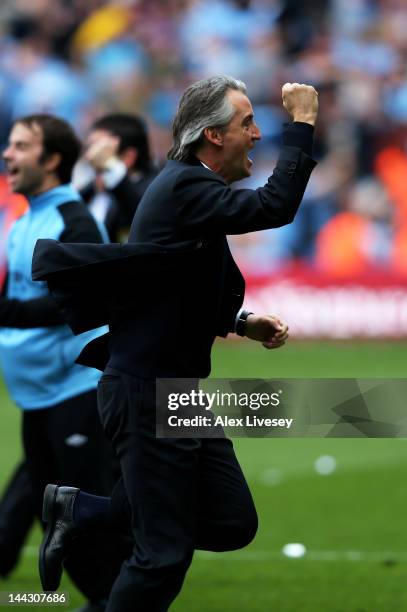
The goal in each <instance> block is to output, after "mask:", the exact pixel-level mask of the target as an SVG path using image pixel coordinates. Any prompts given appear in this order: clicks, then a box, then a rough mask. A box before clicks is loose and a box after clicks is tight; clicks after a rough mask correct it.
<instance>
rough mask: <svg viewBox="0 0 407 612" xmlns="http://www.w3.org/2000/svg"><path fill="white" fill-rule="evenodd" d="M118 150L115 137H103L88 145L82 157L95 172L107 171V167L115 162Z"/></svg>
mask: <svg viewBox="0 0 407 612" xmlns="http://www.w3.org/2000/svg"><path fill="white" fill-rule="evenodd" d="M118 149H119V139H118V138H117V136H103V137H102V138H99V139H98V140H97V141H96V142H94V143H93V144H91V145H90V147H89V148H88V149H87V150H86V153H85V155H84V157H85V159H86V161H87V162H89V164H90V165H91V166H93V168H94V169H95V170H96V172H103V171H104V170H108V169H109V165H110V164H111V163H112V162H113V163H114V162H115V161H116V160H117V159H118V158H117V153H118Z"/></svg>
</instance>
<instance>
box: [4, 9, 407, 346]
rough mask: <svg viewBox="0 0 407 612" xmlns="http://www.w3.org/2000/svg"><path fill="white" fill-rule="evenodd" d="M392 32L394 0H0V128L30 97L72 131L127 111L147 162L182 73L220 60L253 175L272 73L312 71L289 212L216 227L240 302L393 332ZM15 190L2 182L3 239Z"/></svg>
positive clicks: (302, 330)
mask: <svg viewBox="0 0 407 612" xmlns="http://www.w3.org/2000/svg"><path fill="white" fill-rule="evenodd" d="M406 31H407V9H406V5H405V0H323V1H322V0H304V1H303V2H296V1H295V0H251V1H245V0H205V1H204V0H167V1H163V0H156V1H154V2H151V1H150V0H122V1H120V0H116V1H114V2H108V1H106V0H89V1H88V2H82V0H36V2H34V3H33V2H31V0H3V1H2V3H1V6H0V92H1V95H0V118H1V121H0V141H1V143H2V146H4V144H5V140H6V138H7V134H8V130H9V126H10V122H11V121H12V120H13V118H15V117H17V116H19V115H22V114H26V113H31V112H34V111H48V112H52V113H56V114H58V115H61V116H63V117H65V118H66V119H68V120H69V121H71V122H72V123H73V124H74V125H75V126H76V129H77V130H78V132H79V133H80V134H82V135H83V134H85V132H86V129H87V128H88V126H89V125H90V124H91V122H92V121H93V120H94V119H95V118H96V117H97V116H99V115H101V114H102V113H105V112H109V111H112V110H121V111H130V112H138V113H141V114H142V115H144V116H145V117H146V119H147V120H148V123H149V128H150V131H151V138H152V145H153V150H154V152H155V156H156V159H157V161H158V162H159V163H161V162H163V161H164V159H165V154H166V151H167V150H168V148H169V145H170V125H171V118H172V116H173V115H174V112H175V108H176V104H177V101H178V99H179V96H180V93H181V92H182V90H183V89H184V88H185V86H186V85H188V84H189V83H190V82H192V81H194V80H197V79H199V78H201V77H206V76H208V75H211V74H214V73H229V74H232V75H233V76H236V77H238V78H241V79H243V80H244V81H245V82H246V83H247V85H248V89H249V96H250V98H251V99H252V101H253V103H254V107H255V113H256V118H257V120H258V123H259V125H260V127H261V130H262V133H263V139H262V141H261V143H260V144H259V145H258V147H257V149H256V152H255V161H256V164H255V166H254V173H253V176H252V177H251V178H250V179H248V180H247V181H246V182H245V185H247V186H258V185H259V184H260V183H262V182H264V181H265V180H266V179H267V176H268V174H269V171H270V168H271V167H272V166H273V163H274V159H275V156H276V153H277V147H278V141H279V133H280V126H281V123H282V121H284V120H285V115H284V113H283V111H282V108H281V103H280V96H281V94H280V90H281V85H282V84H283V83H284V82H286V81H297V82H307V83H312V84H313V85H315V86H316V87H317V88H318V90H319V92H320V120H319V123H318V128H317V132H316V143H315V156H316V158H317V159H318V161H319V165H318V167H317V169H316V171H315V172H314V174H313V176H312V179H311V182H310V185H309V187H308V189H307V192H306V196H305V199H304V202H303V204H302V207H301V209H300V212H299V214H298V216H297V219H296V220H295V223H294V224H293V225H291V226H288V227H285V228H281V229H279V230H273V231H271V232H262V233H259V234H256V235H251V236H243V237H234V238H233V239H231V246H232V249H233V251H234V253H235V255H236V257H237V259H238V260H239V263H240V264H241V265H242V268H243V269H244V270H245V273H246V277H247V278H248V288H249V291H248V303H249V305H253V307H256V304H258V303H259V302H261V303H262V305H263V307H265V308H267V309H271V310H272V311H273V312H274V311H275V312H278V313H279V314H280V315H281V316H282V317H286V318H287V319H288V320H289V321H290V322H291V324H292V332H293V334H294V335H299V336H310V335H311V336H315V335H316V336H333V337H352V336H369V337H370V336H378V337H380V336H389V337H397V336H400V335H406V333H407V180H406V177H407V61H406V60H407V38H406V35H405V32H406ZM21 205H22V204H21V200H18V201H17V203H16V199H15V197H12V198H11V197H10V196H9V195H8V194H7V191H6V189H5V187H4V185H3V183H1V185H0V232H1V236H2V242H1V248H2V249H3V245H4V234H5V232H6V230H7V227H8V224H9V222H10V218H11V217H12V216H13V215H15V214H18V210H20V208H21ZM0 257H1V252H0ZM383 319H385V320H386V321H385V323H383ZM367 320H369V324H366V321H367Z"/></svg>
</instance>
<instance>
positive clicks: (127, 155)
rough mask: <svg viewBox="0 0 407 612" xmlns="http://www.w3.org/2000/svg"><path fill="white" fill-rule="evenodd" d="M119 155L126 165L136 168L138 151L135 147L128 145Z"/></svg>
mask: <svg viewBox="0 0 407 612" xmlns="http://www.w3.org/2000/svg"><path fill="white" fill-rule="evenodd" d="M119 157H120V159H121V160H122V162H123V163H124V164H125V165H126V167H127V168H128V169H129V170H130V169H131V168H134V166H135V165H136V162H137V159H138V151H137V149H135V148H134V147H127V148H126V149H124V151H123V152H122V153H119Z"/></svg>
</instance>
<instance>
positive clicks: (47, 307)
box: [0, 295, 64, 329]
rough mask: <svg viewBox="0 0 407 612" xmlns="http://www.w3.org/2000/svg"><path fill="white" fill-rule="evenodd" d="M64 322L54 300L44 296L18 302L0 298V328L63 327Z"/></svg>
mask: <svg viewBox="0 0 407 612" xmlns="http://www.w3.org/2000/svg"><path fill="white" fill-rule="evenodd" d="M63 323H64V320H63V318H62V316H61V314H60V313H59V310H58V308H57V306H56V303H55V300H54V298H52V297H51V296H50V295H44V296H42V297H39V298H34V299H32V300H26V301H23V300H16V299H8V298H5V297H0V326H2V327H18V328H20V329H27V328H31V327H52V326H54V325H62V324H63Z"/></svg>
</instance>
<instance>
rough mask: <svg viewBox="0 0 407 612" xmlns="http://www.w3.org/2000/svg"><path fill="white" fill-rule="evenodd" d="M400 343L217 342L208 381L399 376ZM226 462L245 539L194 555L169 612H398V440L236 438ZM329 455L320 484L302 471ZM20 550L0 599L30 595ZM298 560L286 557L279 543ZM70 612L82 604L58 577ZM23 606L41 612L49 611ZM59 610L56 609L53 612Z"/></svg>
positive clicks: (5, 420)
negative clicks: (232, 462) (292, 545)
mask: <svg viewBox="0 0 407 612" xmlns="http://www.w3.org/2000/svg"><path fill="white" fill-rule="evenodd" d="M406 357H407V344H406V343H401V342H395V343H384V342H383V343H381V342H365V343H363V342H359V343H356V342H353V343H347V342H335V343H334V342H291V343H290V344H288V345H287V346H286V347H284V348H283V349H280V350H278V351H265V350H264V349H262V348H261V347H259V346H256V345H254V344H252V343H250V342H247V341H243V342H233V341H227V342H220V343H219V344H218V345H217V347H216V350H215V353H214V359H213V376H215V377H228V376H231V377H232V376H233V377H238V376H240V377H257V376H258V377H265V378H273V377H280V378H281V377H373V378H374V377H377V378H385V377H389V378H393V377H394V378H396V377H403V378H404V377H405V376H406V373H407V372H406ZM0 401H1V411H2V415H1V433H0V465H1V471H0V486H2V485H3V484H4V483H5V480H6V478H7V476H8V474H9V473H10V470H11V468H12V466H13V465H14V464H15V462H16V461H17V458H18V457H19V454H20V442H19V431H18V421H19V413H18V411H17V410H16V409H15V408H14V407H13V406H12V404H11V402H10V401H9V400H8V398H7V394H6V392H5V391H4V389H3V388H1V387H0ZM235 448H236V450H237V454H238V457H239V459H240V462H241V464H242V466H243V469H244V471H245V473H246V476H247V478H248V480H249V483H250V486H251V489H252V492H253V495H254V498H255V501H256V505H257V508H258V513H259V518H260V527H259V532H258V535H257V537H256V539H255V541H254V542H253V543H252V544H251V545H250V546H249V547H248V548H246V549H244V550H242V551H238V552H234V553H223V554H209V553H199V552H198V553H197V554H196V556H195V558H194V561H193V563H192V566H191V569H190V571H189V573H188V575H187V578H186V581H185V585H184V588H183V591H182V593H181V595H180V596H179V597H178V599H177V600H176V602H175V603H174V605H173V607H172V608H171V609H172V610H173V611H174V612H225V611H227V612H229V611H230V612H232V611H233V612H403V611H404V610H407V590H406V587H405V585H406V582H407V528H406V520H405V517H406V501H407V494H406V487H407V485H406V471H407V470H406V466H407V439H405V440H404V439H389V440H387V439H376V440H374V439H343V440H336V439H321V440H319V439H318V440H316V439H275V440H271V439H267V440H264V439H263V440H262V439H250V440H248V439H242V440H235ZM327 454H329V455H332V456H333V457H335V459H336V462H337V469H336V470H335V471H334V472H333V473H332V474H331V475H329V476H321V475H319V474H317V473H316V471H315V470H314V467H313V466H314V462H315V460H316V459H317V458H318V457H319V456H321V455H327ZM39 537H40V535H39V530H38V529H35V530H34V531H33V533H32V535H31V538H30V541H29V542H27V547H26V548H25V552H24V556H23V559H22V561H21V564H20V566H19V567H18V569H17V570H16V571H15V572H14V574H12V576H11V577H10V578H9V579H8V580H7V581H0V591H40V590H41V589H40V584H39V579H38V575H37V556H36V548H37V545H38V542H39ZM289 542H300V543H302V544H304V545H305V546H306V549H307V554H306V555H305V556H304V557H302V558H300V559H289V558H286V557H284V556H283V555H282V554H281V549H282V547H283V546H284V544H286V543H289ZM62 588H63V589H64V590H66V591H69V593H70V597H71V603H70V606H69V608H68V609H73V608H75V606H78V605H80V603H81V602H82V601H83V599H82V598H81V596H80V595H79V594H78V593H77V591H76V590H75V589H74V587H73V586H72V585H71V584H70V582H69V581H68V580H67V579H66V578H64V583H63V587H62ZM29 609H33V610H34V609H36V610H42V609H43V610H44V611H45V610H49V609H50V608H49V607H41V606H37V607H35V608H34V607H32V608H31V607H30V608H29ZM61 609H67V608H61Z"/></svg>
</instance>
